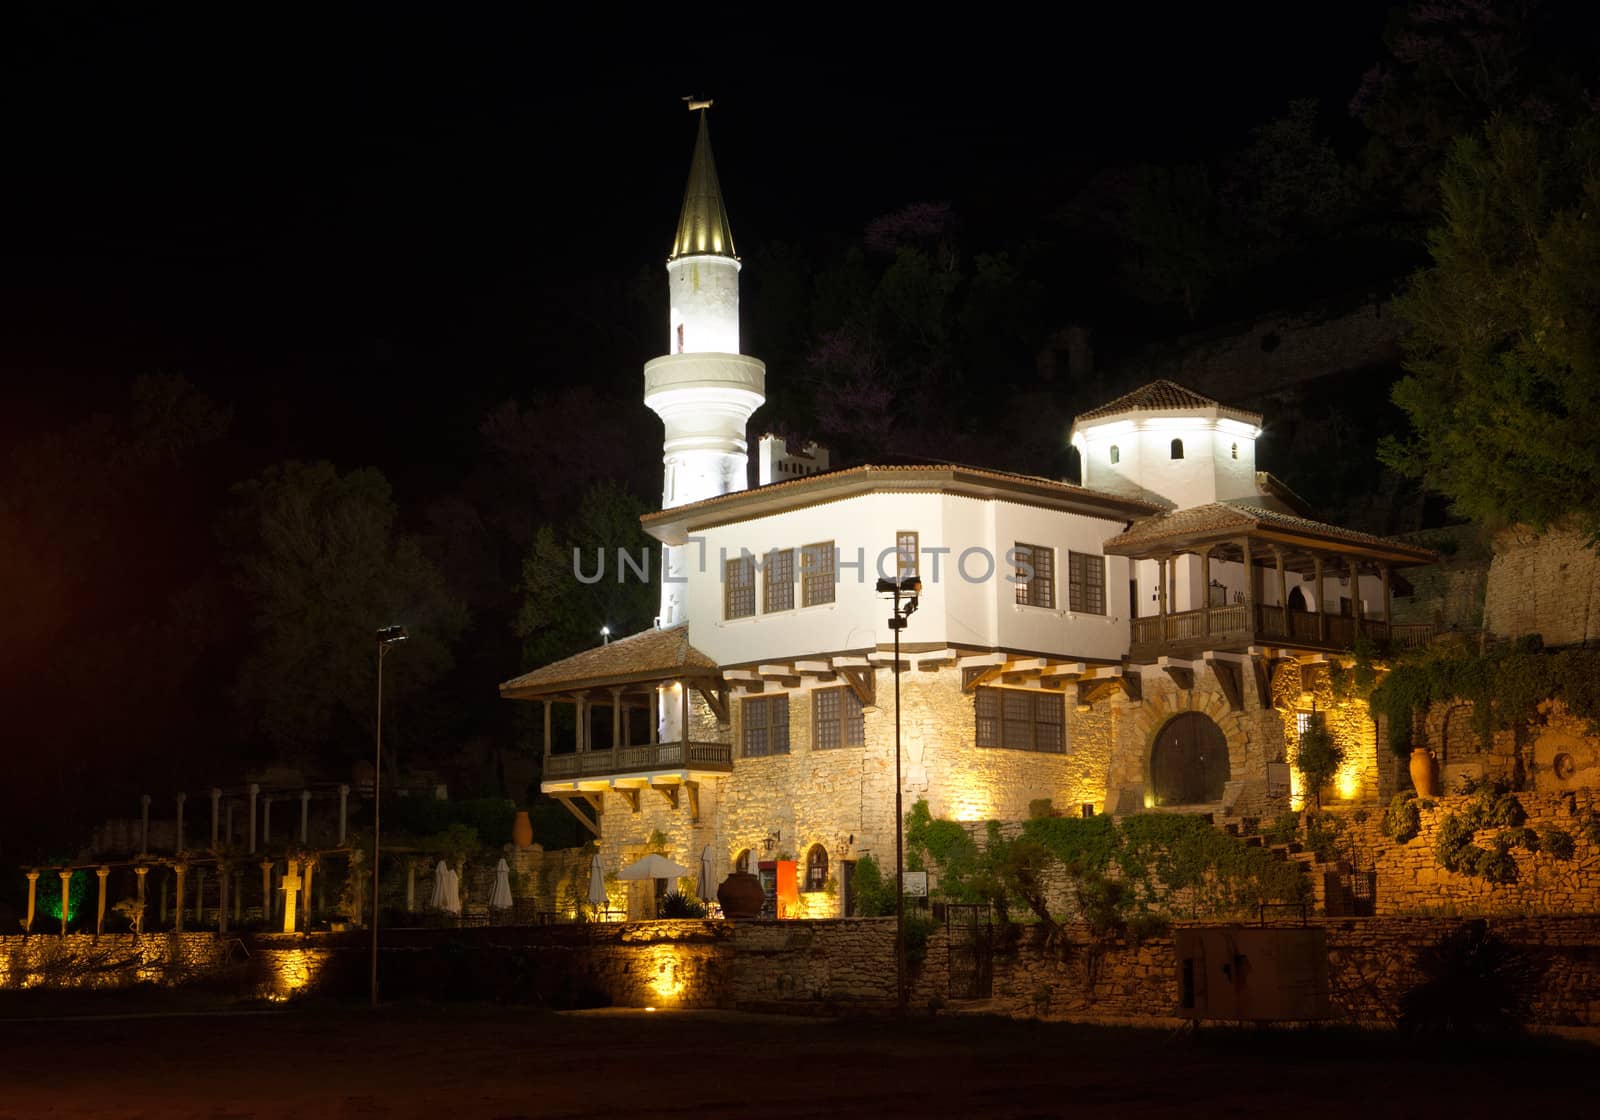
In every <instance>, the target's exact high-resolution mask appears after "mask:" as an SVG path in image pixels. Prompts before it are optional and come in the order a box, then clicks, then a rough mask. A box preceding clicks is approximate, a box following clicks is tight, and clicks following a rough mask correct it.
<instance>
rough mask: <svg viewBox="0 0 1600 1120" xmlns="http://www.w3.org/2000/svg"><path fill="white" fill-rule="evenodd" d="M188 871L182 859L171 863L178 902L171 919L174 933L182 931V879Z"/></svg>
mask: <svg viewBox="0 0 1600 1120" xmlns="http://www.w3.org/2000/svg"><path fill="white" fill-rule="evenodd" d="M188 873H189V866H188V865H187V864H186V863H184V862H183V861H182V860H180V861H178V862H177V863H175V864H173V865H172V875H173V878H174V879H175V880H176V881H177V887H176V892H177V903H178V905H177V909H175V910H174V911H173V915H174V917H173V919H172V932H174V933H182V932H183V881H184V877H185V876H186V875H187V874H188Z"/></svg>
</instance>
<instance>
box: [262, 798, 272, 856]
mask: <svg viewBox="0 0 1600 1120" xmlns="http://www.w3.org/2000/svg"><path fill="white" fill-rule="evenodd" d="M270 843H272V794H270V793H264V794H262V795H261V846H262V847H263V848H265V847H266V846H267V845H268V844H270Z"/></svg>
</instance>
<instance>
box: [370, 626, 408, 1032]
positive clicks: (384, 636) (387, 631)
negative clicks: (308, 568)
mask: <svg viewBox="0 0 1600 1120" xmlns="http://www.w3.org/2000/svg"><path fill="white" fill-rule="evenodd" d="M410 636H411V635H409V634H407V633H406V628H405V627H404V626H385V627H384V628H383V629H382V630H379V631H378V634H377V638H378V725H377V734H376V739H377V748H376V750H375V751H374V752H373V759H372V1006H373V1007H377V1006H378V823H379V821H378V814H379V811H380V808H381V802H380V800H379V797H378V794H379V791H380V790H381V788H382V782H383V655H384V654H385V653H387V652H389V647H390V646H392V645H394V644H395V643H396V642H403V641H405V640H406V639H407V638H409V637H410Z"/></svg>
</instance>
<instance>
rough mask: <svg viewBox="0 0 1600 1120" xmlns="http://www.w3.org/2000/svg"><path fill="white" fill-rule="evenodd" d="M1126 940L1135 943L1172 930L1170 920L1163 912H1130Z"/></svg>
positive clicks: (1166, 933)
mask: <svg viewBox="0 0 1600 1120" xmlns="http://www.w3.org/2000/svg"><path fill="white" fill-rule="evenodd" d="M1127 929H1128V940H1129V941H1131V942H1133V943H1134V944H1135V945H1138V944H1140V943H1141V942H1144V941H1150V940H1153V939H1154V938H1157V937H1166V936H1167V935H1168V934H1170V933H1171V932H1172V921H1171V919H1169V918H1168V917H1166V915H1164V914H1151V913H1141V914H1130V915H1128V921H1127Z"/></svg>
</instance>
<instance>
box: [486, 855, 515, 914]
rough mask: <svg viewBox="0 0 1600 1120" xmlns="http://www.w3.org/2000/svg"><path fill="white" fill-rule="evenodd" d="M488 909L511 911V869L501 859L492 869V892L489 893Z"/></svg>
mask: <svg viewBox="0 0 1600 1120" xmlns="http://www.w3.org/2000/svg"><path fill="white" fill-rule="evenodd" d="M489 909H491V910H509V909H511V868H509V867H507V866H506V861H505V860H504V859H503V858H502V859H501V860H500V862H499V863H498V864H496V865H495V869H494V890H493V891H491V892H490V893H489Z"/></svg>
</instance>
